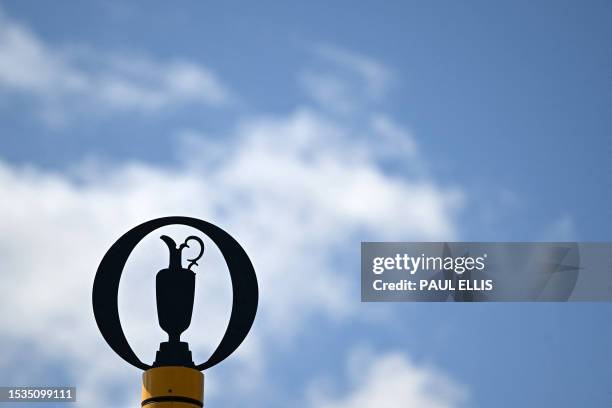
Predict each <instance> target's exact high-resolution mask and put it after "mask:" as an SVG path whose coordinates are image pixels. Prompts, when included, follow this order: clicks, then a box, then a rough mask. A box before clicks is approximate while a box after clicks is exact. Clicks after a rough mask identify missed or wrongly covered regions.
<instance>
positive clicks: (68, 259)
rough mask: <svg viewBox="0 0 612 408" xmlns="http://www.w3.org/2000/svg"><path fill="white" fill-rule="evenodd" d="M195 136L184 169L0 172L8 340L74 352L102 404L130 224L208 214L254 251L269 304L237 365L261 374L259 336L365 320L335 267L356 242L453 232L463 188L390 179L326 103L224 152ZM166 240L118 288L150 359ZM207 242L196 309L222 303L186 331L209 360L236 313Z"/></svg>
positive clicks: (256, 122)
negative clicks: (108, 301)
mask: <svg viewBox="0 0 612 408" xmlns="http://www.w3.org/2000/svg"><path fill="white" fill-rule="evenodd" d="M192 138H193V136H192ZM199 140H200V141H201V139H196V141H195V142H193V140H192V143H191V144H190V147H189V149H188V151H189V155H190V157H189V158H185V160H186V161H185V162H186V164H185V166H184V167H182V168H179V169H174V170H169V169H165V168H158V167H155V166H153V165H148V164H142V163H133V164H116V165H113V164H109V165H107V166H105V167H103V168H101V169H97V170H96V169H92V168H87V167H84V168H80V169H76V170H75V172H78V176H77V177H72V176H67V175H62V174H50V173H47V172H43V171H41V170H38V169H36V168H15V167H12V166H10V165H7V164H2V165H1V166H0V191H2V192H3V200H1V201H0V213H2V214H3V217H2V218H0V230H2V232H3V235H2V237H1V238H0V252H1V253H2V256H1V257H0V269H1V270H3V271H10V272H3V273H2V274H1V275H0V288H1V289H0V292H1V293H0V294H1V296H0V308H2V310H9V309H12V310H17V311H19V312H18V313H16V314H7V313H3V314H1V315H0V319H2V321H0V324H1V325H2V327H3V328H5V329H3V330H4V333H3V335H4V337H5V339H11V340H6V341H7V342H8V343H9V344H8V345H7V346H11V345H13V346H14V345H16V344H19V343H20V342H21V343H23V342H28V343H33V344H34V345H35V346H36V348H37V349H38V352H39V353H43V354H44V355H46V356H47V357H49V356H51V355H63V356H64V355H66V356H70V357H67V358H68V359H70V361H71V362H72V363H71V364H69V365H68V366H69V367H71V369H72V370H75V371H74V372H73V374H74V373H77V372H79V373H80V372H81V371H82V370H85V371H88V375H87V376H85V377H81V375H80V374H79V375H78V378H82V381H83V382H84V383H83V384H80V386H81V388H83V389H84V395H91V398H94V397H93V396H94V394H92V393H93V390H92V387H93V384H94V383H95V382H96V381H100V380H101V379H102V378H103V376H106V375H107V372H106V368H104V367H107V366H108V364H110V363H108V364H107V363H103V362H102V360H106V359H109V358H111V359H116V358H115V357H114V356H113V357H111V355H112V352H111V351H110V350H109V349H108V348H107V347H106V346H105V345H103V344H102V341H101V337H100V335H99V333H98V331H97V329H96V327H95V324H94V322H93V316H92V312H91V310H90V309H89V304H90V290H91V283H92V279H93V274H94V271H95V268H96V266H97V263H98V262H99V260H100V259H101V256H102V255H103V252H104V251H105V250H106V249H107V248H108V247H109V246H110V244H111V243H112V242H113V241H114V240H115V239H116V238H117V237H118V236H119V235H120V234H121V233H122V232H124V231H125V230H126V229H127V228H128V227H131V226H133V225H136V224H138V223H140V222H143V221H145V220H146V219H149V218H152V217H156V216H162V215H169V214H185V215H192V216H196V217H200V218H204V219H209V220H211V221H213V222H215V223H217V224H218V225H220V226H222V227H224V228H226V229H227V230H228V231H230V232H231V233H232V234H233V235H234V236H235V237H236V238H237V239H238V240H239V241H240V242H241V243H242V244H243V245H244V246H245V248H246V250H247V252H248V253H249V254H250V255H251V257H252V260H253V262H254V265H255V267H256V270H257V272H258V276H259V280H260V288H261V305H260V312H259V315H258V319H257V322H256V325H255V328H254V331H253V334H252V335H251V336H250V337H249V339H248V340H247V342H246V343H245V345H244V346H243V347H241V349H240V350H239V353H238V357H237V358H236V360H235V361H236V362H240V364H239V365H241V367H242V368H241V370H245V369H250V370H253V371H254V372H255V371H257V370H262V369H265V361H264V360H262V357H261V356H262V355H263V354H264V353H263V352H262V349H261V348H262V347H264V346H262V344H263V343H264V342H272V344H278V342H283V341H286V340H289V339H290V338H291V336H293V335H295V334H297V333H300V331H301V330H304V329H305V328H304V327H303V326H302V323H301V322H304V321H307V320H308V318H309V317H313V316H318V317H319V318H324V319H332V320H333V319H340V318H357V317H358V316H356V314H355V312H356V311H355V307H356V305H357V304H358V297H357V298H356V297H355V296H358V295H356V294H357V293H358V291H357V287H358V284H359V283H358V281H357V280H355V279H352V278H349V277H348V276H354V271H349V270H346V268H343V267H342V265H338V264H337V263H335V261H334V256H335V255H336V254H337V252H338V250H341V249H343V250H345V249H346V248H347V247H354V246H355V242H359V240H360V239H390V240H393V239H398V240H400V239H442V238H446V239H448V238H452V236H454V235H455V232H456V231H455V223H454V216H453V213H454V211H455V210H456V209H457V207H458V206H460V194H459V193H458V192H457V191H454V190H445V189H443V188H440V187H438V186H436V185H435V184H433V183H432V182H431V181H427V180H413V181H409V180H404V179H401V178H396V177H391V176H389V175H387V174H386V173H385V172H384V171H383V170H382V169H381V167H380V166H379V164H378V162H377V157H376V154H375V149H370V148H369V147H370V146H369V145H368V144H367V143H366V142H365V139H364V140H363V141H359V140H353V138H352V137H351V133H350V131H348V130H347V129H346V128H345V126H343V124H342V123H339V122H331V121H329V120H327V119H325V118H324V117H323V116H321V115H320V114H317V113H316V112H313V111H309V110H305V109H303V110H298V111H296V112H295V113H294V114H292V115H289V116H288V117H276V118H275V117H264V118H255V119H252V120H246V121H243V122H242V123H241V125H239V126H238V128H237V130H236V134H235V135H234V136H233V142H232V143H229V144H227V146H225V147H224V145H223V144H221V143H219V144H215V143H214V142H212V141H211V140H210V139H207V143H205V144H204V145H202V146H199V145H198V143H200V142H199ZM211 143H212V145H214V146H216V147H215V148H214V149H210V146H211ZM75 178H76V179H75ZM184 234H185V232H184V231H181V230H179V231H178V236H183V235H184ZM157 241H158V240H157V238H156V237H152V238H150V239H149V240H148V241H147V242H146V243H144V244H143V245H144V247H143V249H141V250H138V251H136V252H135V253H134V254H135V257H136V258H137V259H136V261H135V263H134V264H133V265H128V269H127V270H126V276H125V277H124V280H123V281H122V287H121V293H130V296H132V297H131V299H133V298H134V297H135V298H138V299H140V301H139V302H137V303H134V302H133V301H131V300H130V298H127V297H126V296H128V295H121V293H120V301H121V302H123V303H122V304H123V307H122V308H121V310H123V311H124V312H123V315H122V320H123V321H124V322H125V326H126V327H127V330H126V331H127V334H128V336H129V338H130V339H131V340H132V341H133V342H134V344H135V349H136V350H137V352H139V354H140V355H141V356H142V358H143V359H144V360H146V361H150V360H151V359H152V357H153V355H152V352H153V351H154V350H155V348H156V346H157V343H158V342H159V341H160V340H161V339H163V333H162V332H161V331H160V329H159V328H157V324H156V318H155V304H154V297H153V293H154V286H153V284H154V283H153V282H154V280H153V279H152V276H153V273H154V272H155V271H156V270H158V269H161V267H163V266H164V263H165V262H167V258H166V257H167V255H166V254H165V253H164V250H163V249H160V243H159V242H157ZM162 248H163V246H162ZM211 248H212V246H211V245H209V250H208V252H207V254H208V255H207V261H206V262H207V263H204V264H203V265H205V266H204V269H203V272H202V274H201V275H199V278H198V279H199V280H198V282H199V283H198V284H199V285H202V286H201V288H202V289H201V290H202V295H199V296H201V297H200V298H198V299H199V300H198V302H200V303H199V304H198V306H197V308H196V310H201V311H208V310H222V311H223V310H224V311H225V312H226V313H218V314H206V313H205V312H201V313H197V312H196V314H195V315H194V323H193V327H195V329H193V330H192V331H190V332H188V333H187V338H188V340H189V338H191V339H194V338H197V339H198V340H197V341H195V342H194V352H195V353H196V356H197V357H199V358H200V359H203V358H204V357H205V355H204V354H205V353H207V352H208V353H209V352H210V351H212V350H211V349H210V348H211V347H212V346H213V343H214V341H217V340H218V338H220V336H221V334H222V330H223V327H224V324H225V322H226V319H227V315H228V313H229V303H228V299H229V298H230V292H229V291H230V289H229V286H228V285H229V283H228V281H227V279H226V276H224V274H223V273H222V272H221V273H220V272H219V271H222V270H223V263H222V262H221V260H220V259H221V257H220V255H219V254H218V253H217V254H216V253H215V251H214V250H213V249H211ZM356 250H357V249H356ZM215 271H216V272H215ZM305 281H307V282H308V284H304V282H305ZM32 294H35V296H32ZM122 299H123V300H122ZM211 316H212V317H211ZM15 319H19V321H18V322H17V321H16V320H15ZM210 319H212V321H211V320H210ZM58 327H61V328H63V329H64V331H59V330H57V328H58ZM281 328H282V330H280V329H281ZM201 333H209V334H212V337H210V338H208V337H207V336H208V334H207V336H203V337H205V338H206V341H205V342H204V343H202V342H201V341H202V340H201V339H200V337H201V336H200V334H201ZM279 333H282V335H281V334H279ZM190 336H191V337H190ZM75 337H78V339H76V338H75ZM75 342H76V343H77V344H78V347H76V348H75V347H74V344H75ZM92 359H93V360H94V361H93V362H92V361H91V360H92ZM99 359H101V360H100V361H98V360H99ZM98 365H99V366H100V367H101V368H100V370H101V371H100V370H98V369H97V368H96V367H97V366H98ZM111 366H112V367H115V368H117V369H119V367H120V366H121V364H117V365H114V364H111V365H110V366H109V367H111ZM112 367H111V368H109V370H111V369H112ZM22 369H23V370H28V369H32V367H29V366H25V367H22ZM253 377H256V376H255V375H253ZM121 378H122V381H123V380H125V377H121ZM136 386H137V385H136ZM100 393H101V394H98V395H97V396H96V397H95V398H98V400H99V401H104V395H103V394H104V390H100ZM90 402H91V401H90ZM87 405H88V406H93V403H88V404H87Z"/></svg>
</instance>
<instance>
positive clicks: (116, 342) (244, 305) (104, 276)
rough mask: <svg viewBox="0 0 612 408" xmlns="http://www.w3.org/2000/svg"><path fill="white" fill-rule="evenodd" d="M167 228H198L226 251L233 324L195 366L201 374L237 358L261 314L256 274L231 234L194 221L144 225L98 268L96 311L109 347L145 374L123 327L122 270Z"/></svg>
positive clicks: (164, 220) (124, 238)
mask: <svg viewBox="0 0 612 408" xmlns="http://www.w3.org/2000/svg"><path fill="white" fill-rule="evenodd" d="M168 225H186V226H189V227H193V228H195V229H197V230H199V231H200V232H202V233H203V234H205V235H206V236H208V238H210V239H211V240H212V241H213V242H214V243H215V245H217V247H218V248H219V250H220V251H221V254H222V255H223V258H224V259H225V262H226V264H227V267H228V269H229V273H230V278H231V282H232V290H233V299H232V312H231V315H230V320H229V324H228V326H227V329H226V331H225V334H224V335H223V338H222V339H221V343H219V345H218V346H217V349H216V350H215V351H214V352H213V353H212V355H211V356H210V358H209V359H208V360H207V361H206V362H204V363H202V364H196V365H195V368H196V369H198V370H200V371H202V370H205V369H207V368H210V367H212V366H214V365H216V364H218V363H220V362H221V361H223V360H224V359H225V358H227V357H228V356H229V355H230V354H232V353H233V352H234V351H235V350H236V349H237V348H238V346H240V344H241V343H242V341H243V340H244V339H245V337H246V336H247V334H248V333H249V330H250V329H251V326H252V325H253V321H254V320H255V314H256V312H257V303H258V299H259V291H258V287H257V277H256V275H255V269H254V268H253V264H252V263H251V261H250V259H249V257H248V255H247V254H246V252H245V251H244V249H243V248H242V247H241V246H240V244H239V243H238V242H237V241H236V240H235V239H234V238H233V237H232V236H231V235H229V234H228V233H227V232H225V231H224V230H222V229H221V228H219V227H217V226H216V225H213V224H211V223H209V222H206V221H203V220H199V219H197V218H191V217H178V216H177V217H163V218H157V219H154V220H150V221H147V222H145V223H143V224H140V225H138V226H136V227H134V228H132V229H131V230H129V231H128V232H126V233H125V234H124V235H123V236H122V237H121V238H119V239H118V240H117V242H115V243H114V244H113V245H112V246H111V247H110V249H109V250H108V252H107V253H106V255H104V258H103V259H102V261H101V262H100V265H99V266H98V271H97V272H96V277H95V279H94V285H93V294H92V301H93V309H94V315H95V318H96V323H97V324H98V328H99V329H100V332H101V333H102V336H103V337H104V339H105V340H106V342H107V343H108V345H109V346H110V347H111V348H112V349H113V350H114V351H115V352H116V353H117V354H118V355H119V356H120V357H121V358H123V359H124V360H125V361H127V362H128V363H130V364H131V365H133V366H135V367H138V368H140V369H143V370H148V369H149V368H151V367H152V366H150V365H148V364H146V363H143V362H142V361H140V359H139V358H138V357H137V356H136V354H135V353H134V351H133V350H132V348H131V347H130V345H129V343H128V341H127V339H126V337H125V333H124V332H123V329H122V327H121V322H120V320H119V309H118V292H119V281H120V279H121V274H122V273H123V268H124V266H125V263H126V262H127V260H128V258H129V256H130V254H131V253H132V251H133V250H134V248H135V247H136V245H137V244H138V243H139V242H140V241H141V240H142V239H143V238H144V237H145V236H147V235H148V234H149V233H151V232H153V231H155V230H156V229H158V228H161V227H165V226H168Z"/></svg>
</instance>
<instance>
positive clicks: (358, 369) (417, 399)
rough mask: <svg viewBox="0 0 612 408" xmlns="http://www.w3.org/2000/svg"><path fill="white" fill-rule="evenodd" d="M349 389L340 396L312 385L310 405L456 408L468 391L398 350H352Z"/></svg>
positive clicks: (324, 407) (327, 407)
mask: <svg viewBox="0 0 612 408" xmlns="http://www.w3.org/2000/svg"><path fill="white" fill-rule="evenodd" d="M348 376H349V378H350V389H349V390H348V391H347V392H346V393H345V394H342V395H337V393H333V392H330V391H328V390H326V388H327V387H325V384H321V383H319V384H317V385H315V386H314V387H313V390H312V392H311V396H310V406H311V407H312V408H378V407H385V408H404V407H419V408H456V407H460V406H463V403H464V402H465V401H466V399H467V396H468V393H467V390H466V389H465V388H464V387H463V386H461V385H459V384H457V383H456V382H455V381H453V380H451V379H450V378H448V377H447V376H446V375H444V374H442V373H441V372H439V371H438V370H435V369H433V368H431V367H427V366H420V365H417V364H415V363H414V362H413V361H411V360H410V359H409V358H408V357H407V356H406V355H405V354H403V353H400V352H395V353H384V354H374V353H372V352H367V351H365V352H364V351H363V350H357V351H355V352H353V355H352V356H351V358H350V364H349V369H348Z"/></svg>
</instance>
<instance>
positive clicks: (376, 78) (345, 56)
mask: <svg viewBox="0 0 612 408" xmlns="http://www.w3.org/2000/svg"><path fill="white" fill-rule="evenodd" d="M313 54H314V56H315V60H314V61H312V63H311V64H310V65H309V66H308V67H307V68H306V69H305V70H304V71H303V72H302V73H301V75H300V84H301V85H302V88H303V89H304V90H305V91H306V92H307V94H308V95H309V96H310V97H311V98H312V99H313V100H314V101H315V102H317V103H319V104H320V105H321V106H322V107H324V108H325V109H328V110H331V111H332V112H335V113H340V114H350V113H354V112H356V111H358V110H359V109H360V108H362V107H363V105H367V104H370V103H375V102H380V101H381V100H382V99H383V97H384V96H386V94H387V92H388V91H389V88H390V86H391V84H392V82H393V75H392V73H391V70H390V69H389V68H388V67H386V66H385V65H384V64H383V63H381V62H379V61H376V60H375V59H373V58H370V57H367V56H365V55H361V54H357V53H354V52H351V51H348V50H345V49H342V48H338V47H331V46H324V45H320V46H316V47H314V49H313Z"/></svg>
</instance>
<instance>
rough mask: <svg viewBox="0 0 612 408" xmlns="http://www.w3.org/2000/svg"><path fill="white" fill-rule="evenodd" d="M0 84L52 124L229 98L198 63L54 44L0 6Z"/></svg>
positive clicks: (214, 102) (224, 101) (217, 102)
mask: <svg viewBox="0 0 612 408" xmlns="http://www.w3.org/2000/svg"><path fill="white" fill-rule="evenodd" d="M69 45H70V44H69ZM2 88H4V89H5V90H8V91H14V92H21V93H24V94H27V95H30V96H32V97H34V98H36V99H37V100H38V102H39V103H40V106H41V109H42V115H43V117H44V119H46V120H48V121H50V122H51V123H56V122H62V121H65V120H67V116H69V115H75V114H84V113H87V114H100V113H103V112H108V111H128V112H144V113H147V112H158V111H159V110H161V109H168V108H175V107H177V106H181V105H186V104H204V105H210V106H220V105H224V104H227V103H229V102H231V101H232V98H233V97H232V95H231V93H230V92H229V91H228V90H227V88H226V87H225V85H223V84H222V83H221V82H220V80H219V79H218V78H217V77H216V76H215V75H214V74H213V73H212V71H211V70H210V69H208V68H206V67H204V66H202V65H199V64H196V63H193V62H189V61H182V60H175V61H170V62H166V61H164V62H160V61H155V60H154V59H151V58H148V57H146V56H138V55H132V54H127V53H123V54H117V53H112V52H105V51H101V50H95V49H90V50H87V49H86V48H84V47H72V48H69V47H57V46H54V45H52V44H48V43H46V42H45V41H43V40H42V39H40V38H39V37H38V36H37V35H36V34H35V33H33V32H32V31H30V30H29V29H28V28H27V27H25V26H23V25H21V24H19V23H17V22H15V21H13V20H11V19H10V18H8V17H7V16H5V15H4V14H2V12H1V10H0V89H2Z"/></svg>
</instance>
